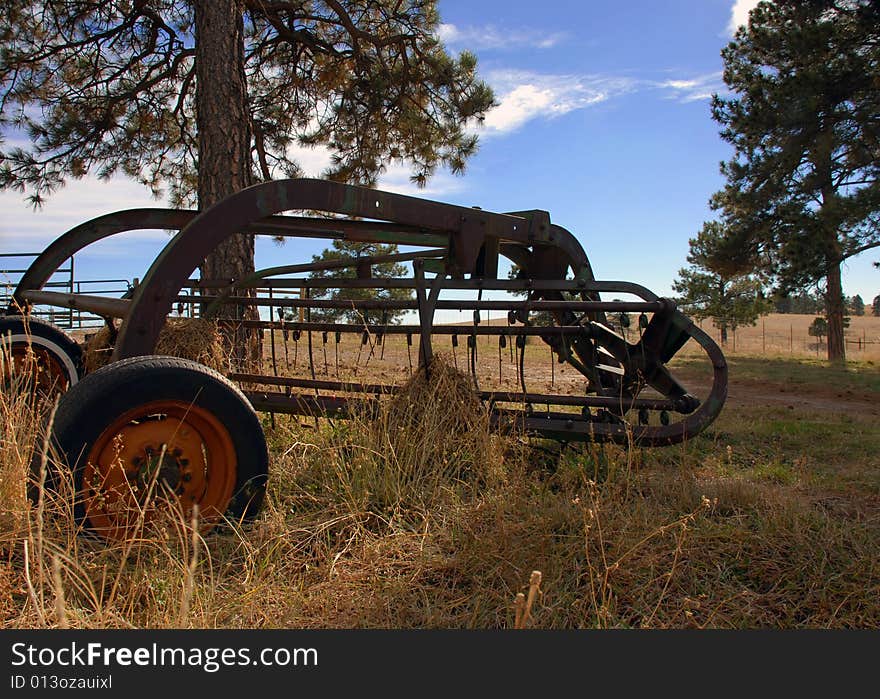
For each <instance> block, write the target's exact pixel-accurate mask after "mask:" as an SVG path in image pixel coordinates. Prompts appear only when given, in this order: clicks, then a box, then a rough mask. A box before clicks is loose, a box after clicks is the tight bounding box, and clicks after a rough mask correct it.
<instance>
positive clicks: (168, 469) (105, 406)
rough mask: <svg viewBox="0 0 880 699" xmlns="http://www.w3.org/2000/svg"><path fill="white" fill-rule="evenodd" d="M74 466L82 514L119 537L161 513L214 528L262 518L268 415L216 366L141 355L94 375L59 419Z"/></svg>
mask: <svg viewBox="0 0 880 699" xmlns="http://www.w3.org/2000/svg"><path fill="white" fill-rule="evenodd" d="M53 443H54V445H55V447H56V448H57V450H58V455H59V456H60V457H61V459H62V460H63V462H64V463H62V464H61V466H62V467H63V466H64V465H65V464H66V466H67V467H69V468H70V469H72V471H73V482H74V487H75V490H76V494H75V503H74V515H75V517H76V519H77V521H78V522H81V523H82V524H83V525H84V526H86V527H87V528H89V529H91V530H94V531H95V532H96V533H98V534H100V535H101V536H103V537H104V538H106V539H109V540H125V539H130V538H133V537H139V536H141V531H142V529H143V527H144V525H146V524H149V523H151V522H152V521H154V520H155V519H156V517H157V516H158V515H159V514H161V513H163V512H164V513H165V514H169V513H170V514H172V515H173V516H176V517H177V518H178V520H179V521H183V522H187V523H188V522H189V520H190V518H191V516H192V511H193V507H194V506H197V507H198V518H199V522H200V529H201V531H202V532H203V533H206V532H208V531H210V530H211V529H213V528H214V527H216V526H218V525H219V524H220V523H221V522H223V521H228V522H245V521H248V520H250V519H252V518H253V517H254V516H256V514H257V512H258V511H259V509H260V505H261V503H262V500H263V496H264V494H265V489H266V480H267V474H268V464H269V456H268V452H267V448H266V440H265V437H264V435H263V430H262V427H261V425H260V421H259V418H258V417H257V415H256V413H255V412H254V410H253V408H252V407H251V405H250V403H248V401H247V399H246V398H245V397H244V396H243V395H242V393H241V392H240V391H239V390H238V389H237V388H236V387H235V386H233V385H232V384H231V383H230V382H229V381H227V380H226V379H225V378H224V377H223V376H222V375H220V374H218V373H217V372H216V371H214V370H212V369H209V368H207V367H205V366H202V365H201V364H197V363H196V362H191V361H189V360H185V359H178V358H176V357H136V358H133V359H127V360H123V361H120V362H116V363H114V364H110V365H108V366H106V367H103V368H102V369H99V370H98V371H96V372H94V373H93V374H89V375H88V376H86V377H85V378H84V379H83V380H82V381H80V382H79V383H78V384H77V385H76V386H74V387H73V388H72V389H71V390H70V391H69V392H68V393H67V394H65V396H64V397H63V398H62V400H61V402H60V403H59V406H58V411H57V413H56V416H55V423H54V426H53Z"/></svg>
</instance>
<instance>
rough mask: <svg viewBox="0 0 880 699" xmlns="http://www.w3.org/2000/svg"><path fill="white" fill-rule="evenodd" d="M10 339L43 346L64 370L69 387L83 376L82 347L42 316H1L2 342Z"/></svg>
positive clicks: (0, 333) (0, 332)
mask: <svg viewBox="0 0 880 699" xmlns="http://www.w3.org/2000/svg"><path fill="white" fill-rule="evenodd" d="M10 340H11V343H12V344H13V345H17V344H26V345H32V346H39V347H41V348H42V349H44V350H45V351H47V352H49V353H50V354H51V355H52V356H54V357H55V358H56V359H57V361H58V362H59V364H60V365H61V366H62V367H63V369H64V372H65V375H66V377H67V385H68V388H69V387H72V386H73V385H74V384H76V383H77V382H78V381H79V380H80V378H82V375H83V373H84V372H83V352H82V347H80V346H79V344H77V342H76V340H74V339H73V338H72V337H70V335H68V334H67V333H66V332H64V331H63V330H62V329H61V328H59V327H57V326H55V325H52V324H51V323H47V322H46V321H44V320H40V319H39V318H24V317H23V316H3V317H0V343H3V344H6V343H7V342H9V341H10Z"/></svg>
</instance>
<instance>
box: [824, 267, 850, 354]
mask: <svg viewBox="0 0 880 699" xmlns="http://www.w3.org/2000/svg"><path fill="white" fill-rule="evenodd" d="M826 282H827V288H826V291H825V308H826V314H827V316H828V361H830V362H844V361H846V342H845V340H844V335H843V316H844V315H845V307H844V302H843V284H842V283H841V279H840V262H832V263H830V264H829V265H828V275H827V277H826Z"/></svg>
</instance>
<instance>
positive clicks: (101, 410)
mask: <svg viewBox="0 0 880 699" xmlns="http://www.w3.org/2000/svg"><path fill="white" fill-rule="evenodd" d="M284 212H308V213H309V215H290V214H286V215H285V214H284ZM157 228H158V229H170V230H177V231H178V233H177V235H176V236H175V237H173V238H172V239H171V240H170V242H168V244H167V245H166V246H165V248H164V249H163V250H162V252H161V253H160V254H159V256H158V257H157V258H156V259H155V261H154V262H153V264H152V266H151V267H150V269H149V271H148V272H147V273H146V276H145V277H144V279H143V281H142V282H141V283H140V284H139V285H138V286H137V287H136V288H135V289H134V291H133V293H131V294H130V295H128V297H125V298H106V297H98V296H88V295H81V294H64V293H58V292H51V291H47V290H45V289H44V288H43V287H44V285H45V284H46V283H47V281H48V280H49V279H50V278H51V276H52V274H53V273H54V272H55V271H56V270H57V269H58V268H59V267H61V266H62V265H63V264H64V262H65V261H66V260H67V259H68V258H69V257H70V256H71V255H73V254H75V253H77V252H79V251H80V250H82V249H83V248H85V247H87V246H88V245H90V244H92V243H94V242H96V241H98V240H101V239H103V238H107V237H108V236H113V235H120V234H121V235H124V234H125V233H126V232H128V231H132V230H137V229H157ZM241 232H246V233H253V234H257V235H267V236H275V237H284V238H312V239H324V240H328V241H332V240H345V241H351V242H357V243H395V244H397V245H399V246H402V247H403V248H404V249H405V251H403V252H398V253H396V254H388V255H374V256H362V257H357V258H356V259H342V260H338V261H323V262H314V261H313V262H303V263H299V264H291V265H286V266H280V267H273V268H270V269H264V270H260V271H258V272H257V273H255V274H254V275H252V276H251V277H249V278H247V279H205V278H199V277H198V276H197V274H198V269H199V266H200V265H201V263H202V261H203V260H204V258H205V257H206V256H207V255H208V254H209V253H211V252H212V251H213V250H215V249H216V248H217V246H218V245H220V244H221V243H223V242H224V241H226V240H227V239H229V238H230V236H233V235H234V234H236V233H241ZM280 251H281V252H285V251H286V252H288V253H290V252H295V251H296V246H293V245H287V246H285V247H282V248H280ZM501 258H506V259H507V260H508V261H510V262H511V263H512V264H513V265H515V269H517V270H518V274H517V275H516V276H515V278H508V277H507V275H501V276H500V275H499V269H500V268H504V266H503V265H500V264H499V260H500V259H501ZM385 263H395V264H401V265H404V266H405V267H406V268H407V270H408V272H407V273H408V274H409V269H411V276H400V277H394V278H383V277H379V276H376V275H375V274H374V272H375V270H376V269H377V266H378V265H380V264H385ZM389 290H400V293H396V294H388V293H383V292H388V291H389ZM331 292H332V293H331ZM601 295H606V296H608V295H615V296H616V295H621V296H628V297H631V298H634V299H636V300H629V301H621V300H617V299H615V300H612V301H607V300H602V296H601ZM490 296H491V298H490ZM37 305H40V306H45V305H50V306H57V307H62V308H78V309H82V310H85V311H90V312H93V313H96V314H98V315H100V316H103V317H104V318H106V319H107V321H108V327H112V328H113V333H112V334H113V336H115V343H114V344H113V347H112V361H111V363H110V364H109V365H108V366H105V367H103V368H102V369H100V370H98V371H95V372H92V373H89V374H87V375H83V374H85V372H84V370H83V363H82V356H81V355H82V348H81V347H80V345H78V344H77V343H76V342H74V341H73V340H72V339H71V338H70V337H68V336H67V335H65V334H64V333H63V332H62V331H60V330H58V329H57V328H54V327H53V326H50V325H48V324H44V323H41V322H40V321H37V320H36V319H31V320H30V321H29V320H28V311H29V309H32V308H33V307H34V306H37ZM175 309H176V311H177V313H180V312H181V311H182V310H184V309H193V310H195V309H198V310H199V312H200V316H201V318H202V319H206V318H210V317H212V316H213V315H217V316H218V317H221V318H223V319H224V320H223V321H222V322H223V323H225V324H226V325H227V326H229V325H230V324H232V325H234V326H236V331H237V332H239V333H241V332H243V331H244V332H247V333H250V336H251V337H256V338H257V342H258V343H262V349H261V350H260V352H259V355H260V357H261V358H262V359H260V360H258V361H257V362H256V364H253V363H252V364H251V365H249V366H247V367H246V368H243V367H242V366H241V365H240V364H239V365H237V366H233V367H231V369H230V371H228V372H226V373H227V376H225V377H224V376H221V375H220V374H219V373H217V372H216V371H213V370H212V369H209V368H206V367H204V366H201V365H199V364H197V363H195V362H192V361H187V360H183V359H179V358H170V357H157V356H156V347H157V341H158V339H159V336H160V332H161V331H162V329H163V327H164V326H165V325H166V322H167V320H168V318H169V316H170V315H173V314H174V312H175ZM230 309H231V310H232V312H231V313H230ZM255 309H256V312H255ZM328 310H330V311H343V310H345V311H348V312H350V313H355V314H356V317H357V318H358V322H351V321H349V322H345V323H342V322H328V321H327V320H326V317H324V319H323V320H322V318H321V317H319V316H321V314H322V313H323V314H326V312H327V311H328ZM451 310H459V311H466V312H468V313H469V314H472V315H473V321H472V322H468V323H465V324H438V323H436V322H435V314H438V312H449V311H451ZM398 312H404V315H403V322H399V323H395V322H392V321H389V318H391V317H393V316H394V315H395V314H397V313H398ZM6 313H7V315H6V316H5V318H2V319H0V329H2V332H3V335H4V337H5V344H6V350H7V352H6V354H7V356H11V357H12V359H13V361H12V362H11V364H13V365H18V366H22V367H23V366H28V367H31V369H32V370H33V368H34V367H36V370H37V373H38V374H39V376H40V377H41V380H42V382H43V383H45V382H46V380H47V379H52V380H54V381H55V382H56V384H60V385H63V386H64V387H65V388H68V389H69V390H67V392H66V393H65V395H64V396H63V397H62V399H61V401H60V404H59V407H58V411H57V415H56V419H55V426H54V433H53V435H54V441H55V443H56V445H57V447H58V449H59V450H60V453H61V454H62V455H63V456H64V457H65V458H66V460H67V462H68V464H69V466H70V467H71V468H72V469H73V473H74V476H75V478H74V480H75V484H76V487H77V491H78V494H77V500H76V514H77V516H78V517H79V518H80V519H81V520H82V521H83V522H84V523H85V524H86V525H88V526H90V527H91V528H93V529H97V530H99V531H100V532H101V533H102V534H103V535H104V536H106V537H108V538H111V539H112V538H124V537H126V536H129V534H130V531H131V526H132V523H131V515H130V514H127V513H128V512H129V510H132V509H134V510H135V511H136V510H137V509H138V508H137V507H136V505H137V504H138V502H139V498H142V497H143V493H144V492H149V491H151V490H153V491H154V490H155V489H156V488H161V489H163V491H167V493H169V494H170V495H171V496H172V497H173V498H175V499H176V501H177V502H179V503H180V504H181V505H182V506H183V507H184V509H185V510H186V511H189V509H191V508H192V506H193V505H198V508H199V512H200V514H201V516H202V522H203V524H204V526H205V528H210V526H211V525H212V524H214V523H216V522H218V521H219V520H220V519H221V518H222V517H224V516H225V517H230V518H232V519H247V518H249V517H252V516H253V515H254V514H255V513H256V511H257V509H258V508H259V504H260V501H261V499H262V497H263V493H264V490H265V484H266V479H267V474H268V456H267V449H266V444H265V439H264V436H263V430H262V427H261V423H260V421H259V420H258V418H257V416H256V414H255V412H254V411H255V410H257V411H266V412H270V413H272V414H273V415H274V414H275V413H291V414H299V415H309V416H325V417H334V418H344V417H346V416H347V415H350V414H352V412H353V411H354V410H355V409H357V410H359V411H362V410H363V409H364V406H367V407H368V408H369V406H370V405H376V404H377V403H378V402H379V401H382V400H384V399H385V397H387V396H389V395H391V394H393V393H394V392H395V391H397V390H399V388H400V386H401V385H402V384H403V383H404V380H405V379H406V378H407V376H408V375H409V374H411V373H412V371H413V364H414V358H415V364H416V368H417V369H418V367H422V368H428V370H429V367H430V363H431V360H432V357H433V356H434V353H435V352H437V351H440V348H442V349H443V350H444V351H449V350H450V349H451V351H452V356H453V359H454V361H455V362H456V364H458V363H459V355H460V356H461V363H462V364H463V365H464V366H466V371H467V372H468V373H469V374H470V376H471V379H472V381H473V384H474V390H475V391H476V392H477V394H478V395H479V396H480V398H481V399H482V400H483V401H484V402H485V403H486V404H487V407H488V409H489V414H490V419H491V422H492V424H493V425H495V426H496V427H499V428H506V427H510V428H516V429H518V430H520V431H522V432H526V433H530V434H534V435H540V436H545V437H550V438H553V439H557V440H561V441H566V442H568V441H587V440H594V441H612V442H617V443H635V444H639V445H646V446H652V445H668V444H674V443H677V442H681V441H683V440H685V439H688V438H690V437H692V436H694V435H696V434H697V433H699V432H700V431H701V430H702V429H704V428H705V427H706V426H707V425H709V424H710V423H711V422H712V420H714V419H715V417H716V416H717V415H718V413H719V412H720V410H721V408H722V405H723V403H724V400H725V397H726V391H727V368H726V364H725V361H724V357H723V356H722V353H721V351H720V350H719V348H718V347H717V346H716V344H715V343H714V342H713V341H712V340H711V339H710V338H709V337H708V335H706V334H705V333H704V332H703V331H702V330H701V329H700V328H698V327H696V326H695V325H694V324H693V323H692V322H691V321H690V320H688V319H687V318H686V317H685V316H684V315H683V314H682V313H681V312H679V311H678V310H676V308H675V305H674V303H672V302H671V301H670V300H668V299H663V298H658V297H657V296H655V295H654V294H652V293H651V292H650V291H648V290H647V289H645V288H643V287H641V286H639V285H637V284H634V283H631V282H616V281H597V280H596V279H595V278H594V277H593V272H592V269H591V267H590V263H589V261H588V259H587V255H586V254H585V252H584V250H583V248H582V247H581V245H580V244H579V242H578V241H577V239H576V238H575V237H574V236H573V235H572V234H571V233H570V232H569V231H567V230H565V229H564V228H562V227H560V226H558V225H555V224H553V223H551V221H550V216H549V214H548V213H547V212H545V211H539V210H535V211H522V212H515V213H503V214H502V213H492V212H488V211H483V210H481V209H476V208H466V207H460V206H453V205H449V204H443V203H438V202H433V201H426V200H422V199H418V198H413V197H407V196H402V195H399V194H392V193H387V192H381V191H376V190H373V189H368V188H362V187H356V186H349V185H343V184H338V183H333V182H326V181H321V180H312V179H298V180H283V181H276V182H268V183H265V184H260V185H256V186H254V187H251V188H248V189H246V190H243V191H241V192H239V193H237V194H234V195H233V196H230V197H228V198H227V199H225V200H223V201H221V202H219V203H218V204H216V205H215V206H213V207H211V208H209V209H207V210H206V211H204V212H202V213H197V212H193V211H181V210H163V209H137V210H130V211H120V212H116V213H111V214H108V215H106V216H101V217H99V218H96V219H93V220H91V221H88V222H86V223H83V224H81V225H79V226H77V227H75V228H73V229H72V230H70V231H68V232H67V233H65V234H63V235H62V236H60V237H59V238H58V239H57V240H55V242H53V243H52V244H51V245H50V246H49V247H48V248H47V249H46V250H45V251H44V252H43V253H42V254H41V255H40V256H39V257H38V258H37V259H36V260H35V261H34V262H33V264H32V265H31V267H30V268H29V269H28V270H27V272H26V274H25V275H24V276H23V278H22V279H21V282H20V283H19V285H18V287H17V289H16V290H15V292H14V295H13V301H12V304H11V305H10V307H9V308H8V309H7V311H6ZM492 314H495V319H496V322H487V321H488V320H489V316H491V315H492ZM313 315H314V316H316V317H313ZM230 318H232V320H230ZM615 318H617V319H629V318H634V319H635V320H636V322H635V325H634V328H633V331H632V334H634V337H633V338H629V337H625V336H624V334H629V333H627V332H626V331H624V330H622V329H621V327H620V326H618V330H619V332H616V331H615V330H614V329H612V328H613V324H612V323H611V322H610V321H611V320H613V319H615ZM114 319H116V320H114ZM118 321H121V325H119V328H118V332H117V330H116V325H117V323H118ZM499 321H500V322H499ZM459 338H461V340H462V342H461V345H459V342H458V340H459ZM689 340H692V341H693V343H695V344H696V345H698V346H699V347H700V348H702V351H703V352H704V353H705V355H706V356H707V357H708V367H709V368H708V369H707V374H708V375H707V380H706V382H705V384H706V385H710V386H711V388H709V389H708V390H707V391H705V395H703V396H702V398H698V397H696V396H695V395H694V394H693V393H692V392H691V391H689V390H688V389H687V388H686V387H685V386H684V385H683V384H682V383H681V381H680V380H679V379H678V378H676V376H675V375H674V373H673V371H672V370H671V369H670V366H669V363H670V360H672V358H673V357H674V356H675V355H676V353H677V352H679V350H681V349H682V348H683V347H684V345H685V344H686V343H687V342H688V341H689ZM395 341H396V342H397V348H398V351H397V352H395V351H393V350H392V349H391V345H392V344H393V343H394V342H395ZM291 343H293V346H292V347H291ZM300 345H302V347H301V346H300ZM386 345H388V347H389V352H388V354H389V358H394V359H396V360H397V362H398V369H396V370H389V371H384V372H378V373H370V371H368V370H367V366H366V365H367V364H368V363H369V362H370V361H371V360H372V361H373V366H374V367H377V366H378V365H379V364H380V361H379V357H381V361H382V362H386V363H387V361H388V360H386V359H385V356H384V355H385V349H386ZM542 347H543V348H544V349H543V350H541V348H542ZM347 348H349V349H347ZM355 348H356V349H355ZM404 348H405V353H404V351H403V350H404ZM340 351H341V352H342V354H343V361H342V363H341V364H342V365H341V366H340V359H339V357H340ZM346 351H348V353H349V354H348V355H346ZM355 351H356V352H357V355H356V356H357V358H356V359H355V361H354V363H352V361H351V355H354V353H355ZM539 351H543V352H546V353H547V354H548V355H549V356H550V362H549V368H550V372H551V375H550V381H549V383H548V382H547V381H546V378H547V377H546V376H544V379H543V381H540V380H536V379H535V377H534V375H533V372H534V371H535V369H534V367H535V363H534V361H533V360H532V359H531V357H532V356H534V355H535V353H537V352H539ZM328 352H329V355H330V356H329V358H328ZM291 354H293V355H294V361H293V364H291ZM346 356H347V357H348V358H346ZM544 356H546V355H544ZM505 358H506V359H507V361H504V360H505ZM496 360H497V361H496ZM28 362H30V363H28ZM7 364H10V362H7ZM554 365H556V366H559V365H561V367H560V369H559V371H560V372H561V371H562V370H563V369H564V370H565V371H566V372H567V379H566V380H562V376H561V375H560V380H559V381H557V380H556V373H557V369H556V366H554ZM542 366H547V364H546V363H545V364H543V365H542ZM5 371H6V374H7V375H8V374H9V370H8V369H7V370H5ZM572 376H574V377H575V378H576V380H573V379H572ZM389 377H390V380H389ZM236 384H237V385H236ZM536 386H537V387H536ZM130 506H133V507H130Z"/></svg>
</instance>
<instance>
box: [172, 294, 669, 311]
mask: <svg viewBox="0 0 880 699" xmlns="http://www.w3.org/2000/svg"><path fill="white" fill-rule="evenodd" d="M173 300H174V301H184V302H189V301H200V302H203V303H207V302H211V301H219V302H221V303H231V304H236V305H242V306H266V307H270V306H285V307H292V308H343V309H350V308H358V309H364V310H382V309H388V310H392V309H394V310H396V309H400V310H417V309H418V308H419V302H418V301H417V300H416V301H390V300H383V299H379V300H377V299H300V298H288V299H279V298H271V299H270V298H264V297H256V298H254V297H250V296H192V295H189V294H183V295H180V296H175V297H174V299H173ZM435 308H436V309H437V310H450V311H478V310H479V311H516V310H522V311H564V310H568V311H614V312H620V313H639V312H645V313H654V312H657V311H660V310H662V309H663V305H662V304H661V303H660V302H659V301H520V300H515V299H511V300H510V301H493V300H486V301H471V300H469V299H461V300H460V301H459V300H456V301H453V300H448V301H437V302H436V306H435Z"/></svg>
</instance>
